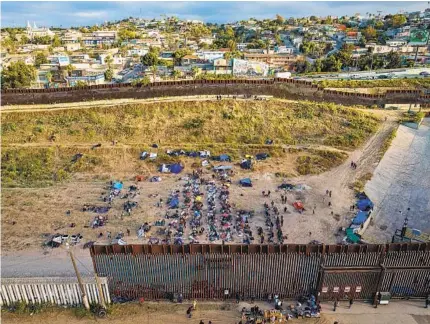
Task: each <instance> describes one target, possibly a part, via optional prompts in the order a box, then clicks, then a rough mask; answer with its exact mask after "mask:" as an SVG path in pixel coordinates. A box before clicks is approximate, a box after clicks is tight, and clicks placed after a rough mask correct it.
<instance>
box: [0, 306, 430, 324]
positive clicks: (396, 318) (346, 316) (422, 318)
mask: <svg viewBox="0 0 430 324" xmlns="http://www.w3.org/2000/svg"><path fill="white" fill-rule="evenodd" d="M262 304H263V303H262ZM188 306H189V305H188V304H186V303H185V304H183V305H175V304H169V303H161V304H157V303H145V304H142V305H139V304H127V305H115V306H114V308H113V310H112V312H111V314H110V315H108V317H107V318H105V319H96V318H94V317H91V316H86V317H83V318H79V317H78V316H77V314H76V312H74V311H73V310H68V309H64V310H56V311H48V312H44V313H40V314H35V315H32V316H30V315H18V314H11V313H6V312H3V313H2V322H3V323H8V324H9V323H10V324H15V323H20V324H33V323H40V322H42V323H78V324H86V323H96V322H97V323H104V322H109V323H114V324H116V323H142V324H152V323H163V324H164V323H178V324H182V323H188V324H197V323H200V320H202V321H203V322H204V323H205V324H207V323H208V322H209V321H212V323H213V324H221V323H222V324H236V323H239V321H240V320H241V315H240V310H241V308H242V307H244V306H245V307H248V308H249V307H250V305H249V304H247V303H240V304H239V305H237V304H233V303H199V304H198V305H197V310H196V311H195V312H194V314H193V316H192V318H191V319H189V318H187V317H186V315H185V311H186V309H187V307H188ZM259 307H260V308H262V309H268V307H267V305H266V307H264V305H259ZM322 307H323V313H322V314H321V318H318V319H293V320H290V321H289V323H290V322H291V323H304V324H333V323H334V322H335V321H338V323H339V324H358V323H366V324H367V323H369V324H428V323H430V316H429V315H428V310H427V309H425V308H424V307H423V306H422V303H421V302H409V301H401V302H397V301H396V302H392V303H390V304H389V305H384V306H379V307H378V308H377V309H375V308H373V307H372V306H370V305H369V304H364V303H358V302H357V303H355V304H354V306H353V307H352V309H349V308H348V307H347V306H346V305H342V304H341V305H340V306H339V307H338V309H337V311H336V312H333V310H332V307H331V304H324V303H323V304H322Z"/></svg>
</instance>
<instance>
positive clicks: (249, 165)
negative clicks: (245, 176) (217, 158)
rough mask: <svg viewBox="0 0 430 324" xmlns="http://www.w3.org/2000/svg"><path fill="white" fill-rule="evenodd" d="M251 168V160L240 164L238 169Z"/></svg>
mask: <svg viewBox="0 0 430 324" xmlns="http://www.w3.org/2000/svg"><path fill="white" fill-rule="evenodd" d="M251 166H252V161H251V160H244V161H243V162H241V163H240V167H241V168H242V169H251Z"/></svg>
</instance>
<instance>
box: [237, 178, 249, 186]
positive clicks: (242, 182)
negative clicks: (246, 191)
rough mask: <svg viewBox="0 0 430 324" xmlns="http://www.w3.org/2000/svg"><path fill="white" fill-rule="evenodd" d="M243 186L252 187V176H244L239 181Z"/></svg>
mask: <svg viewBox="0 0 430 324" xmlns="http://www.w3.org/2000/svg"><path fill="white" fill-rule="evenodd" d="M239 183H240V185H241V186H242V187H252V181H251V179H250V178H244V179H241V180H240V181H239Z"/></svg>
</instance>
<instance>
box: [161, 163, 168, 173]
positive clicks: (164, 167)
mask: <svg viewBox="0 0 430 324" xmlns="http://www.w3.org/2000/svg"><path fill="white" fill-rule="evenodd" d="M159 171H160V172H162V173H169V172H170V165H167V164H162V165H160V169H159Z"/></svg>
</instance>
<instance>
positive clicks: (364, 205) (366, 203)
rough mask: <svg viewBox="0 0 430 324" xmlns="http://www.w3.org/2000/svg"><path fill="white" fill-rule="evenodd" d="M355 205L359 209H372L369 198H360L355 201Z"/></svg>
mask: <svg viewBox="0 0 430 324" xmlns="http://www.w3.org/2000/svg"><path fill="white" fill-rule="evenodd" d="M357 207H358V209H360V210H361V211H368V210H370V209H373V203H372V201H371V200H370V199H369V198H365V199H360V200H359V201H357Z"/></svg>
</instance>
